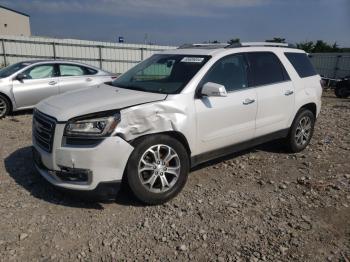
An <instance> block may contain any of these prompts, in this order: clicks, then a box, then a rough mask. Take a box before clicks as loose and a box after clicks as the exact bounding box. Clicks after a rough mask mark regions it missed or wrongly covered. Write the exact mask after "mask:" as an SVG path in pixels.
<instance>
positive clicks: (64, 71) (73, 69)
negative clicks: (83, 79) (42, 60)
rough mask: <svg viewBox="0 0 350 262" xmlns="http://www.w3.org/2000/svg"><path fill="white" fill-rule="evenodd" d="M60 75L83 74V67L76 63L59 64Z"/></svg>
mask: <svg viewBox="0 0 350 262" xmlns="http://www.w3.org/2000/svg"><path fill="white" fill-rule="evenodd" d="M60 73H61V76H82V75H85V72H84V69H83V68H82V67H80V66H76V65H60Z"/></svg>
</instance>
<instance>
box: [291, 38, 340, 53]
mask: <svg viewBox="0 0 350 262" xmlns="http://www.w3.org/2000/svg"><path fill="white" fill-rule="evenodd" d="M296 45H297V48H299V49H302V50H304V51H305V52H307V53H332V52H342V51H343V49H341V48H339V46H338V44H337V42H334V44H333V45H330V44H328V43H327V42H325V41H323V40H317V41H316V43H314V42H313V41H306V42H301V43H297V44H296Z"/></svg>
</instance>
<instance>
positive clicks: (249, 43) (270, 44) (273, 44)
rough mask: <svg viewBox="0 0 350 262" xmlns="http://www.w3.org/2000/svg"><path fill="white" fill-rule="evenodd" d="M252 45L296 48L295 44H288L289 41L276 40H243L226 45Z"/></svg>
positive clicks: (232, 46) (233, 46)
mask: <svg viewBox="0 0 350 262" xmlns="http://www.w3.org/2000/svg"><path fill="white" fill-rule="evenodd" d="M251 46H271V47H289V48H295V46H294V45H292V44H288V43H274V42H243V43H234V44H232V45H228V46H226V48H235V47H251Z"/></svg>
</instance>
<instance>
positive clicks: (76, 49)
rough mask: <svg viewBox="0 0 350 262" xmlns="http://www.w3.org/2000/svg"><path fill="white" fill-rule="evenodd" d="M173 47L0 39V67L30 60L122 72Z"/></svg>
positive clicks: (13, 37)
mask: <svg viewBox="0 0 350 262" xmlns="http://www.w3.org/2000/svg"><path fill="white" fill-rule="evenodd" d="M174 48H176V47H174V46H160V45H142V44H120V43H110V42H95V41H85V40H74V39H56V38H43V37H17V36H0V65H8V64H13V63H17V62H19V61H24V60H33V59H66V60H71V61H79V62H83V63H86V64H90V65H93V66H96V67H99V68H102V69H104V70H107V71H109V72H113V73H117V74H118V73H124V72H125V71H126V70H128V69H129V68H130V67H132V66H134V65H135V64H137V63H139V62H140V61H142V60H143V59H145V58H147V57H149V56H151V55H152V54H153V53H155V52H159V51H162V50H167V49H174Z"/></svg>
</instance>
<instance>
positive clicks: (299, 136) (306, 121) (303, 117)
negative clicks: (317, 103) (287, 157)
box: [287, 109, 315, 153]
mask: <svg viewBox="0 0 350 262" xmlns="http://www.w3.org/2000/svg"><path fill="white" fill-rule="evenodd" d="M314 125H315V116H314V114H313V113H312V112H311V111H310V110H308V109H303V110H301V111H300V112H299V113H298V114H297V116H296V117H295V119H294V121H293V124H292V126H291V128H290V130H289V135H288V137H287V146H288V149H289V151H290V152H292V153H297V152H300V151H303V150H304V149H305V148H306V147H307V146H308V145H309V143H310V140H311V137H312V135H313V132H314Z"/></svg>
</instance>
